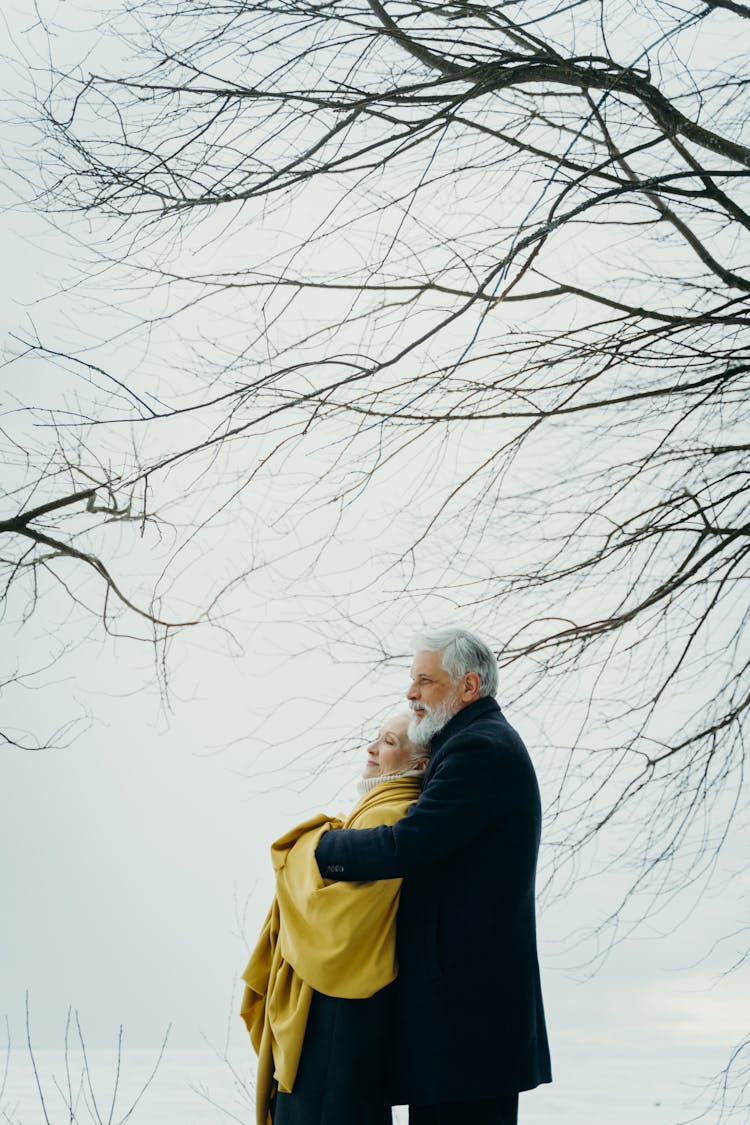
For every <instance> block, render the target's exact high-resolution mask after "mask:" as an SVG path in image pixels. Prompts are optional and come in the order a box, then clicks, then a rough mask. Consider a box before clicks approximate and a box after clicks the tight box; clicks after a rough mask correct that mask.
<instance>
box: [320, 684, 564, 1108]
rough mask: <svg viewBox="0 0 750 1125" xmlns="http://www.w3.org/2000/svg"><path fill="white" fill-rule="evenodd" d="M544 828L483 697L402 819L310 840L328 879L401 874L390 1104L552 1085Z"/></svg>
mask: <svg viewBox="0 0 750 1125" xmlns="http://www.w3.org/2000/svg"><path fill="white" fill-rule="evenodd" d="M540 826H541V809H540V801H539V789H538V786H537V782H536V776H535V774H534V768H533V766H532V764H531V759H530V757H529V755H528V752H527V750H526V747H525V746H524V744H523V742H522V741H521V739H520V738H519V736H518V734H517V733H516V732H515V731H514V730H513V728H512V727H511V726H510V724H509V723H508V722H507V721H506V719H505V717H504V716H503V714H502V712H501V710H500V708H499V706H498V704H497V702H496V701H495V700H494V699H491V698H485V699H480V700H477V701H476V702H474V703H471V704H469V706H468V707H465V708H463V710H461V711H459V712H458V714H457V715H454V717H453V718H452V719H451V720H450V721H449V722H448V724H447V725H446V726H445V727H444V728H443V730H442V731H441V732H440V733H439V734H437V735H436V736H435V738H434V739H433V741H432V753H431V759H430V764H429V766H428V768H427V771H426V773H425V785H424V790H423V792H422V795H421V797H420V798H419V801H418V802H417V803H416V805H414V806H412V808H411V809H410V810H409V812H408V814H407V815H406V817H404V819H403V820H401V821H399V822H398V823H397V824H395V825H393V826H391V827H388V826H383V827H380V828H366V829H348V830H344V829H342V830H338V831H332V832H327V833H326V834H325V835H324V836H323V838H322V840H321V842H320V844H319V845H318V849H317V853H316V855H317V860H318V865H319V867H320V871H321V874H322V875H323V876H324V877H325V878H329V879H346V880H358V881H368V880H371V879H392V878H399V877H403V878H404V885H403V890H402V893H401V904H400V907H399V913H398V957H399V976H398V980H397V982H396V987H395V989H394V993H395V998H394V999H395V1007H394V1015H393V1023H392V1026H391V1031H390V1036H389V1039H390V1048H389V1056H390V1064H391V1066H390V1074H389V1087H390V1088H389V1090H388V1093H389V1096H390V1100H391V1102H392V1104H394V1105H401V1104H405V1103H411V1104H421V1103H435V1102H450V1101H464V1100H467V1099H471V1098H488V1097H492V1096H493V1095H499V1094H512V1093H515V1092H517V1091H520V1090H529V1089H531V1088H532V1087H534V1086H537V1085H539V1083H541V1082H549V1081H550V1078H551V1076H550V1061H549V1049H548V1046H547V1033H546V1029H545V1024H544V1010H543V1007H542V994H541V987H540V981H539V966H538V962H537V951H536V926H535V914H534V879H535V872H536V859H537V852H538V848H539V835H540Z"/></svg>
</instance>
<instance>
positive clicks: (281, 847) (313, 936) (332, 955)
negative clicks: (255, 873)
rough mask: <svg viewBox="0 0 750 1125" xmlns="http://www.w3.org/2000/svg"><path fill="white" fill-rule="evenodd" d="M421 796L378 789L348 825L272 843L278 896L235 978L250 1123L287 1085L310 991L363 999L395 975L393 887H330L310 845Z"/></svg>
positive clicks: (312, 828)
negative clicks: (250, 1059) (240, 984)
mask: <svg viewBox="0 0 750 1125" xmlns="http://www.w3.org/2000/svg"><path fill="white" fill-rule="evenodd" d="M419 791H420V785H419V782H418V781H417V780H416V779H415V778H409V777H401V778H393V779H391V780H387V781H383V782H382V784H380V785H376V786H375V787H374V788H373V789H371V790H370V792H369V793H367V794H366V795H365V796H364V797H362V798H361V800H360V801H358V802H357V804H356V805H355V807H354V808H353V809H352V811H351V813H350V814H349V816H348V817H347V818H346V820H344V821H342V820H340V819H339V818H338V817H328V816H324V815H323V814H320V815H318V816H314V817H312V818H311V819H310V820H306V821H305V822H304V823H303V824H300V825H298V826H297V827H296V828H293V829H292V830H291V831H290V832H287V833H286V834H285V835H284V836H281V837H280V838H279V839H278V840H276V842H275V843H274V844H272V845H271V861H272V863H273V866H274V869H275V871H276V897H275V898H274V900H273V903H272V905H271V909H270V910H269V912H268V917H267V918H266V921H265V924H264V926H263V930H262V931H261V935H260V938H259V939H258V944H257V945H256V947H255V949H254V951H253V954H252V956H251V958H250V961H249V962H248V965H247V968H246V969H245V971H244V973H243V974H242V979H243V980H244V981H245V985H246V987H245V993H244V997H243V1000H242V1007H241V1010H240V1014H241V1015H242V1018H243V1019H244V1021H245V1023H246V1024H247V1029H248V1031H249V1032H250V1038H251V1041H252V1044H253V1047H254V1048H255V1050H256V1052H257V1054H258V1078H257V1087H256V1122H257V1125H269V1123H270V1121H271V1117H270V1113H269V1109H268V1106H269V1102H270V1099H271V1095H272V1093H273V1090H274V1086H275V1085H276V1084H277V1085H278V1088H279V1090H281V1091H282V1092H284V1093H289V1092H290V1091H291V1090H292V1088H293V1086H294V1079H295V1077H296V1074H297V1066H298V1064H299V1058H300V1053H301V1051H302V1041H303V1039H304V1037H305V1027H306V1025H307V1017H308V1013H309V1010H310V1000H311V998H312V991H313V990H315V991H316V992H323V993H325V994H326V995H327V996H343V997H347V998H349V999H362V998H364V997H366V996H372V995H373V993H375V992H377V991H378V990H379V989H381V988H385V986H386V985H387V984H390V982H391V981H392V980H394V979H395V977H396V972H397V966H396V926H395V921H396V910H397V908H398V899H399V894H400V891H401V880H400V879H386V880H382V881H380V882H376V883H331V882H329V881H328V880H326V879H323V878H322V876H321V874H320V872H319V870H318V865H317V863H316V861H315V849H316V847H317V845H318V841H319V840H320V837H321V836H322V834H323V833H324V832H327V831H328V830H329V829H331V828H374V827H376V826H377V825H379V824H395V822H396V821H397V820H400V819H401V817H402V816H405V815H406V812H407V809H408V808H409V806H410V805H411V804H413V803H414V801H416V799H417V797H418V796H419Z"/></svg>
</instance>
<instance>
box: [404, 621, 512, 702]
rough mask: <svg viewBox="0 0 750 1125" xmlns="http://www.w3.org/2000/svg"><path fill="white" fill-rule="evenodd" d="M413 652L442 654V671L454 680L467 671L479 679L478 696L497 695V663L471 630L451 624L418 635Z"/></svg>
mask: <svg viewBox="0 0 750 1125" xmlns="http://www.w3.org/2000/svg"><path fill="white" fill-rule="evenodd" d="M413 644H414V651H415V652H420V651H422V650H423V649H426V650H427V652H440V653H442V658H443V668H444V669H445V671H446V672H447V673H448V675H449V676H450V678H451V679H452V680H455V681H458V680H460V679H461V677H462V676H465V675H466V673H467V672H476V674H477V675H478V676H479V695H480V696H481V697H484V696H485V695H497V660H496V659H495V654H494V653H493V652H492V650H491V649H490V648H488V647H487V645H486V644H485V643H484V641H483V640H480V638H479V637H477V636H476V634H475V633H470V632H469V631H468V629H458V628H455V627H454V626H451V625H448V626H445V627H444V628H440V629H429V630H425V631H423V632H420V633H417V634H416V636H415V637H414V639H413Z"/></svg>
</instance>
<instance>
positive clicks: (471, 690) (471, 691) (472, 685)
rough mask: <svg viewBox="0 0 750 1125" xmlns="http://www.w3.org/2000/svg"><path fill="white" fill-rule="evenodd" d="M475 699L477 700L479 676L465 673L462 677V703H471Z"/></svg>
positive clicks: (474, 673) (473, 673)
mask: <svg viewBox="0 0 750 1125" xmlns="http://www.w3.org/2000/svg"><path fill="white" fill-rule="evenodd" d="M475 699H479V674H478V673H477V672H467V673H466V675H465V676H464V690H463V702H464V703H472V702H473V701H474V700H475Z"/></svg>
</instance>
